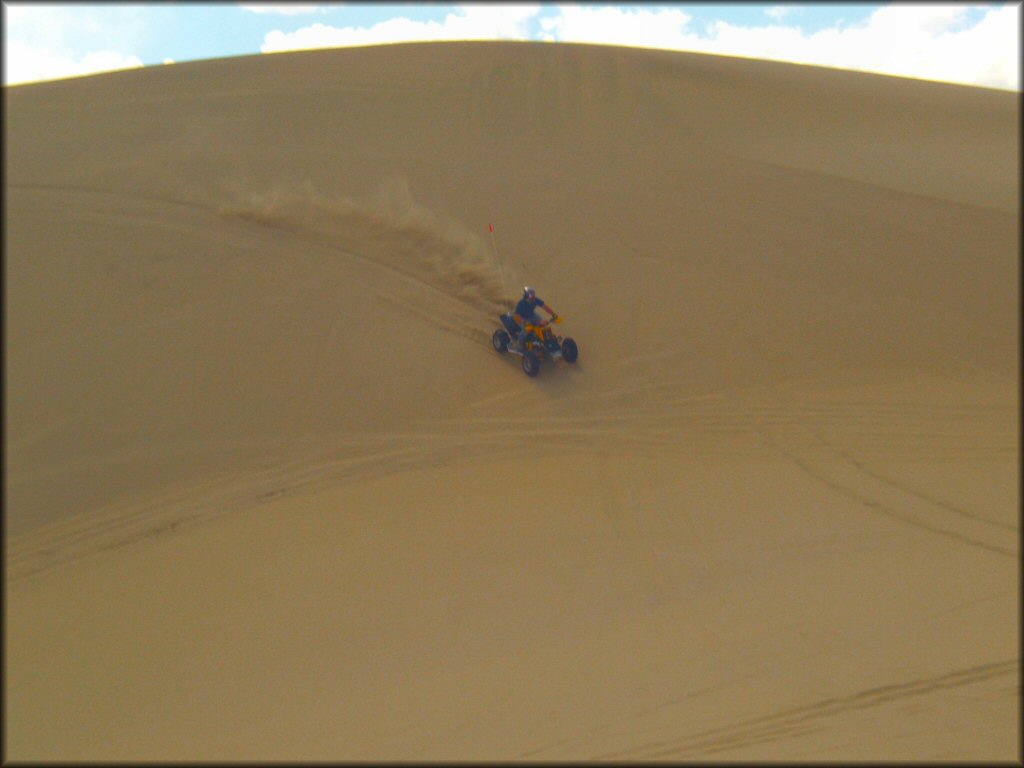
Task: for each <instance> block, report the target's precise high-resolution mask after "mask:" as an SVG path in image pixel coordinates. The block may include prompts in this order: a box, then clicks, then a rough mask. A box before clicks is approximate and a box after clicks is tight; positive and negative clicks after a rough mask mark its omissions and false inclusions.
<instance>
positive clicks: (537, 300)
mask: <svg viewBox="0 0 1024 768" xmlns="http://www.w3.org/2000/svg"><path fill="white" fill-rule="evenodd" d="M506 306H507V305H506ZM543 306H544V299H542V298H541V297H540V296H534V297H533V298H532V299H526V298H524V299H520V300H519V303H518V304H516V314H517V315H519V316H520V317H525V318H526V319H527V320H529V319H530V318H531V317H533V312H534V310H535V309H537V307H543Z"/></svg>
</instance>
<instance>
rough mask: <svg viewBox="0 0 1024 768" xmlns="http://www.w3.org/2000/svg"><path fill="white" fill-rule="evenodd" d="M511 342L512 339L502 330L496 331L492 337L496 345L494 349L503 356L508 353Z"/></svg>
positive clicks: (492, 341)
mask: <svg viewBox="0 0 1024 768" xmlns="http://www.w3.org/2000/svg"><path fill="white" fill-rule="evenodd" d="M510 341H511V339H510V338H509V335H508V334H507V333H506V332H505V331H503V330H501V328H499V329H498V330H496V331H495V332H494V335H493V336H491V343H492V344H494V348H495V349H496V350H497V351H498V352H500V353H502V354H504V353H505V352H508V343H509V342H510Z"/></svg>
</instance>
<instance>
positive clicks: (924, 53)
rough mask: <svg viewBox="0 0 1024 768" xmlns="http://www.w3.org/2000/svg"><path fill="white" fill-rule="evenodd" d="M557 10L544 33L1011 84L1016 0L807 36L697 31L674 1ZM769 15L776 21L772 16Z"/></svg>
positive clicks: (893, 10)
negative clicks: (634, 7)
mask: <svg viewBox="0 0 1024 768" xmlns="http://www.w3.org/2000/svg"><path fill="white" fill-rule="evenodd" d="M558 10H559V14H558V15H557V16H555V17H552V18H545V19H542V21H541V28H542V30H543V33H542V37H543V39H545V40H550V41H558V42H578V43H605V44H618V45H630V46H637V47H644V48H666V49H670V50H683V51H696V52H702V53H715V54H721V55H729V56H744V57H748V58H763V59H773V60H777V61H790V62H795V63H800V64H815V65H819V66H829V67H840V68H844V69H857V70H863V71H868V72H877V73H883V74H890V75H900V76H904V77H917V78H924V79H935V80H944V81H948V82H955V83H964V84H968V85H983V86H988V87H994V88H1004V89H1017V90H1019V89H1020V74H1019V72H1020V33H1019V30H1020V6H1019V5H1002V6H995V7H993V6H987V7H986V6H966V5H961V6H955V5H933V6H928V5H919V4H913V5H890V6H885V7H883V8H881V9H879V10H877V11H875V12H874V13H873V14H871V16H870V17H869V18H868V20H867V21H865V22H863V23H860V24H856V25H852V26H844V27H838V26H837V27H832V28H829V29H825V30H821V31H819V32H815V33H810V34H808V33H805V32H803V31H802V30H800V29H799V28H797V27H793V26H784V25H782V24H780V23H771V24H768V25H764V26H738V25H734V24H729V23H727V22H723V21H719V22H715V23H713V24H711V25H710V26H709V27H708V29H707V32H706V34H704V35H701V34H699V33H698V32H696V31H695V30H693V29H691V28H690V27H689V22H690V17H689V16H687V14H685V13H683V12H682V11H680V10H678V9H674V8H667V9H656V10H654V9H652V10H648V9H644V10H639V11H627V10H623V9H620V8H616V7H611V6H604V7H597V8H587V7H579V6H559V7H558ZM771 10H772V9H769V11H771ZM972 12H973V13H972ZM979 13H980V14H981V16H980V18H979V17H978V14H979ZM769 15H772V16H773V18H776V19H778V18H780V15H781V14H773V13H769Z"/></svg>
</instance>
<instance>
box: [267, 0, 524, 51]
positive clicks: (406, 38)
mask: <svg viewBox="0 0 1024 768" xmlns="http://www.w3.org/2000/svg"><path fill="white" fill-rule="evenodd" d="M539 11H540V6H538V5H515V4H513V5H498V4H493V5H465V6H458V10H457V12H456V13H449V14H447V15H446V16H445V18H444V21H443V22H437V21H413V20H412V19H407V18H403V17H398V18H394V19H388V20H387V21H383V22H381V23H379V24H375V25H374V26H372V27H332V26H328V25H326V24H320V23H317V24H313V25H311V26H308V27H303V28H302V29H298V30H296V31H294V32H281V31H280V30H275V31H273V32H269V33H267V35H266V36H265V37H264V40H263V45H262V46H261V47H260V50H261V51H263V52H264V53H272V52H278V51H296V50H305V49H309V48H334V47H341V46H356V45H376V44H381V43H408V42H416V41H427V40H494V39H498V40H526V39H528V37H529V32H528V29H527V24H528V22H529V21H530V19H532V18H533V17H534V16H536V15H537V13H538V12H539Z"/></svg>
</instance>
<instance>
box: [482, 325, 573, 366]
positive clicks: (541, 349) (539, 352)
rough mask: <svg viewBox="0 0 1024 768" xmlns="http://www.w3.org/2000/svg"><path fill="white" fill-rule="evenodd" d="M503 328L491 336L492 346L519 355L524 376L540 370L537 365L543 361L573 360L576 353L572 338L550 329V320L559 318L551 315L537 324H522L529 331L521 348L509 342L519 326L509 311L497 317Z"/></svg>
mask: <svg viewBox="0 0 1024 768" xmlns="http://www.w3.org/2000/svg"><path fill="white" fill-rule="evenodd" d="M499 319H500V320H501V324H502V325H503V326H504V327H503V328H498V329H497V330H496V331H495V332H494V334H493V335H492V336H491V342H492V343H493V344H494V349H495V350H497V351H498V352H500V353H502V354H504V353H506V352H511V353H512V354H513V355H520V356H521V357H522V358H523V372H524V373H525V374H526V375H527V376H536V375H537V374H538V373H540V364H541V363H542V362H544V361H545V360H565V362H567V363H575V362H576V358H577V357H578V356H579V350H578V349H577V348H576V342H575V341H573V340H572V339H569V338H565V339H563V338H562V337H561V336H556V335H555V334H554V331H552V330H551V327H550V326H551V323H560V322H562V318H561V317H558V316H556V317H554V318H552V319H551V320H550V321H545V322H543V323H541V324H540V325H533V324H532V323H527V324H526V329H527V331H529V333H528V334H527V336H526V341H525V342H524V343H523V347H522V349H520V348H519V347H518V345H516V344H514V343H513V342H512V339H514V338H516V337H518V335H519V331H520V327H519V324H518V323H517V322H516V320H515V317H514V316H513V313H511V312H506V313H505V314H503V315H501V316H500V317H499Z"/></svg>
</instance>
